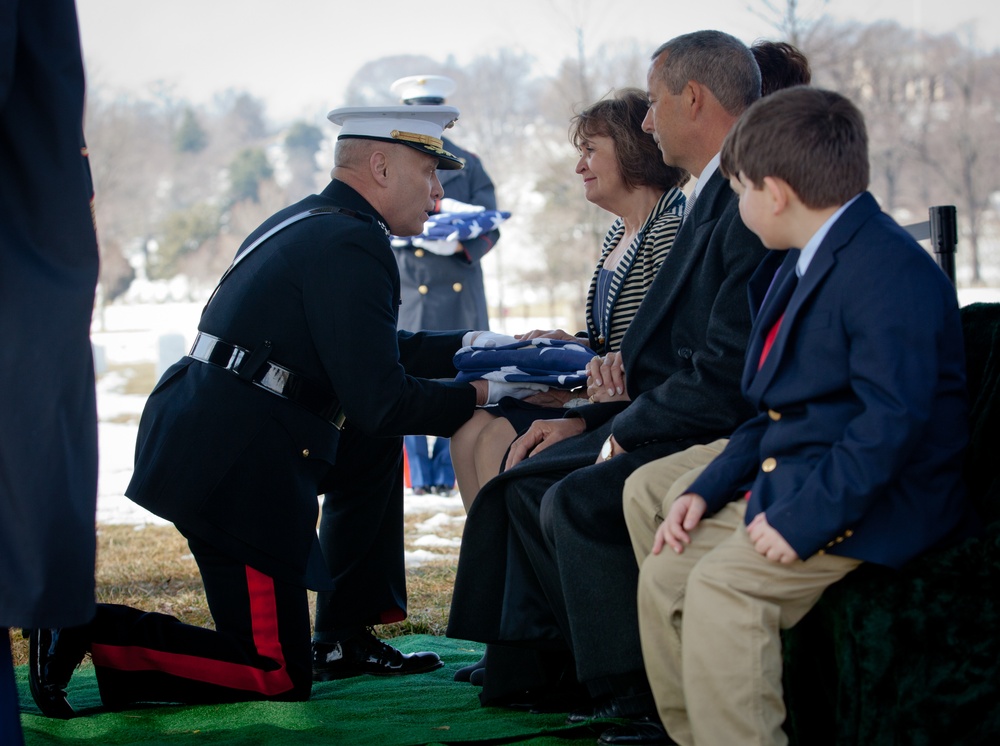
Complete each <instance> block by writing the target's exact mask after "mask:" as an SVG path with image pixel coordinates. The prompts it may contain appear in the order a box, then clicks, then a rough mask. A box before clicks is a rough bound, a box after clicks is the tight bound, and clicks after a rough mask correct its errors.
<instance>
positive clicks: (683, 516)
mask: <svg viewBox="0 0 1000 746" xmlns="http://www.w3.org/2000/svg"><path fill="white" fill-rule="evenodd" d="M707 507H708V503H706V502H705V499H704V498H703V497H702V496H701V495H696V494H694V493H693V492H687V493H685V494H683V495H681V496H680V497H678V498H677V499H676V500H674V504H673V505H671V506H670V511H669V512H668V513H667V517H666V518H664V519H663V523H661V524H660V527H659V528H658V529H656V536H654V537H653V554H659V553H660V552H662V551H663V547H664V546H668V547H670V548H671V549H673V550H674V551H675V552H677V554H680V553H681V552H683V551H684V545H685V544H690V543H691V535H690V532H691V531H693V530H694V529H695V527H696V526H697V525H698V524H699V523H700V522H701V517H702V516H703V515H705V509H706V508H707Z"/></svg>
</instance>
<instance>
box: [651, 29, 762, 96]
mask: <svg viewBox="0 0 1000 746" xmlns="http://www.w3.org/2000/svg"><path fill="white" fill-rule="evenodd" d="M664 53H666V54H665V56H664V59H663V62H662V63H661V64H660V66H659V74H660V76H661V77H662V79H663V82H664V84H665V85H666V86H667V90H668V91H670V93H672V94H673V95H675V96H676V95H677V94H678V93H680V92H681V91H682V90H683V89H684V86H685V85H687V83H688V81H690V80H693V81H695V82H697V83H700V84H701V85H703V86H705V87H706V88H708V90H710V91H711V92H712V95H714V96H715V98H716V99H718V101H719V103H720V104H722V108H724V109H725V110H726V111H727V112H728V113H729V114H731V115H732V116H739V115H740V114H742V113H743V112H744V111H745V110H746V108H747V107H748V106H750V104H752V103H753V102H754V101H756V100H757V99H758V98H760V68H759V67H758V66H757V60H755V59H754V56H753V54H751V52H750V49H749V48H748V47H747V45H746V44H744V43H743V42H741V41H740V40H739V39H737V38H736V37H735V36H731V35H729V34H726V33H723V32H722V31H694V32H692V33H690V34H683V35H681V36H677V37H674V38H673V39H671V40H670V41H668V42H666V43H665V44H663V45H661V46H660V47H659V48H658V49H657V50H656V51H655V52H654V53H653V56H652V59H653V60H654V61H655V60H656V59H657V58H658V57H659V56H660V55H662V54H664Z"/></svg>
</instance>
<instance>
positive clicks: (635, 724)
mask: <svg viewBox="0 0 1000 746" xmlns="http://www.w3.org/2000/svg"><path fill="white" fill-rule="evenodd" d="M597 742H598V743H601V744H605V746H676V741H674V740H673V739H672V738H671V737H670V736H668V735H667V731H666V729H665V728H664V727H663V726H662V725H661V724H660V720H659V718H657V717H656V716H655V715H651V716H649V717H643V718H638V719H636V720H632V722H630V723H628V724H627V725H615V726H613V727H611V728H608V729H607V730H606V731H604V732H603V733H602V734H601V736H600V738H598V739H597Z"/></svg>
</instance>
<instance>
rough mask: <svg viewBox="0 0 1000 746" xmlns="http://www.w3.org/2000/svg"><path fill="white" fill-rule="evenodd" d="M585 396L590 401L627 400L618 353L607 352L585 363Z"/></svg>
mask: <svg viewBox="0 0 1000 746" xmlns="http://www.w3.org/2000/svg"><path fill="white" fill-rule="evenodd" d="M587 396H588V397H589V398H590V401H591V402H607V401H628V400H629V395H628V394H627V393H626V392H625V368H624V367H623V365H622V356H621V354H620V353H617V352H609V353H608V354H607V355H605V356H604V357H603V358H601V357H595V358H594V359H593V360H591V361H590V362H589V363H587Z"/></svg>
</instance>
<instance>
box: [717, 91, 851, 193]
mask: <svg viewBox="0 0 1000 746" xmlns="http://www.w3.org/2000/svg"><path fill="white" fill-rule="evenodd" d="M720 168H721V170H722V173H723V174H724V175H725V176H726V177H729V176H738V175H740V174H742V175H743V178H744V179H746V180H747V181H749V182H750V183H752V184H753V185H754V186H755V187H760V186H761V185H762V184H763V183H764V177H766V176H773V177H777V178H779V179H782V180H783V181H785V182H786V183H787V184H788V185H789V186H790V187H791V188H792V189H794V190H795V193H796V194H797V195H798V197H799V199H800V200H802V203H803V204H804V205H805V206H806V207H809V208H812V209H823V208H826V207H833V206H835V205H842V204H844V203H845V202H847V201H848V200H850V199H851V198H852V197H854V196H855V195H857V194H859V193H861V192H863V191H865V190H866V189H867V188H868V178H869V165H868V132H867V129H866V128H865V119H864V115H862V113H861V112H860V111H859V110H858V108H857V107H856V106H855V105H854V104H853V103H851V101H850V99H848V98H846V97H844V96H842V95H841V94H839V93H835V92H833V91H827V90H823V89H820V88H812V87H809V86H794V87H792V88H786V89H784V90H780V91H775V92H774V93H772V94H771V95H770V96H767V97H766V98H762V99H761V100H760V101H757V102H756V103H755V104H753V106H751V107H750V108H749V109H747V110H746V112H745V113H744V114H743V116H741V117H740V119H739V121H737V123H736V125H735V126H734V127H733V128H732V129H731V130H730V132H729V134H728V135H727V136H726V139H725V141H724V142H723V144H722V156H721V161H720Z"/></svg>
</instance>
